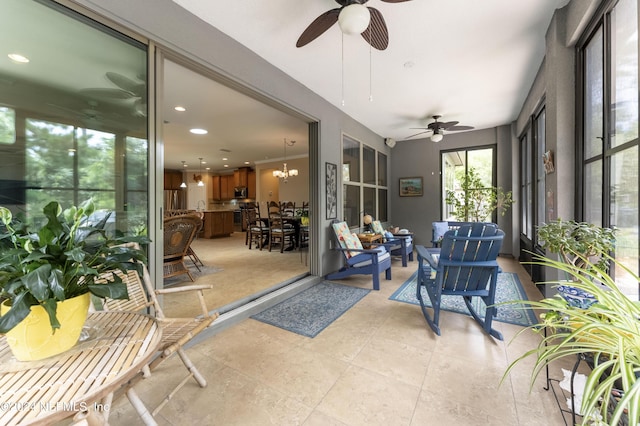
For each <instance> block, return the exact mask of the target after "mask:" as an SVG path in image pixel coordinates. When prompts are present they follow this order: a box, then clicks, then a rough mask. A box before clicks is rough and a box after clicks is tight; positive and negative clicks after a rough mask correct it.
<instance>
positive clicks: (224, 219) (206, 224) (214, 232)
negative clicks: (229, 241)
mask: <svg viewBox="0 0 640 426" xmlns="http://www.w3.org/2000/svg"><path fill="white" fill-rule="evenodd" d="M230 207H232V206H230ZM233 210H234V209H230V210H204V211H203V213H204V219H203V225H202V236H203V237H204V238H217V237H230V236H231V234H232V233H233Z"/></svg>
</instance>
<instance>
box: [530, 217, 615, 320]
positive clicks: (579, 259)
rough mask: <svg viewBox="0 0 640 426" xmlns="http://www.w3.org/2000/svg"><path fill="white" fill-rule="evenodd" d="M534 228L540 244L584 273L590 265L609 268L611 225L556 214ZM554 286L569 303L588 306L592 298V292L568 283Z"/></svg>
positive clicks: (612, 234) (612, 239)
mask: <svg viewBox="0 0 640 426" xmlns="http://www.w3.org/2000/svg"><path fill="white" fill-rule="evenodd" d="M537 232H538V241H539V243H540V245H541V247H542V248H544V249H545V250H547V251H549V252H551V253H555V254H557V255H558V256H559V258H560V261H562V262H564V263H566V264H568V265H573V266H575V267H576V268H577V269H578V270H579V271H583V272H584V273H586V272H588V271H589V269H591V268H592V267H594V266H595V267H597V268H598V269H600V270H602V271H605V272H606V271H608V270H609V257H608V256H607V255H608V254H609V253H612V252H613V250H614V249H615V243H616V235H615V234H616V230H615V229H611V228H605V227H601V226H597V225H594V224H592V223H587V222H576V221H574V220H563V219H561V218H559V219H557V220H555V221H552V222H548V223H544V224H542V225H540V226H538V228H537ZM568 278H571V277H568ZM568 281H573V279H569V280H568ZM557 290H558V292H559V293H560V294H561V295H562V297H564V298H565V299H567V301H568V302H570V303H574V304H579V305H582V306H583V307H589V304H591V303H594V302H595V297H594V296H593V295H591V294H589V293H585V292H584V291H582V290H580V289H579V288H576V287H575V286H573V285H571V283H565V284H564V285H560V286H558V287H557Z"/></svg>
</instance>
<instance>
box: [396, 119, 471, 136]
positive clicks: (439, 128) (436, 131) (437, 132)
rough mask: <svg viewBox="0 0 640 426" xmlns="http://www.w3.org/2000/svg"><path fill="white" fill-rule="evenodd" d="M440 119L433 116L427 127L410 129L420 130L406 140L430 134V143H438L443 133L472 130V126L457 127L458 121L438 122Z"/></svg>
mask: <svg viewBox="0 0 640 426" xmlns="http://www.w3.org/2000/svg"><path fill="white" fill-rule="evenodd" d="M440 118H442V116H441V115H434V116H433V120H434V121H433V122H432V123H429V124H428V125H427V127H412V129H413V130H422V132H418V133H416V134H414V135H411V136H407V139H410V138H413V137H415V136H418V135H422V134H423V133H428V132H432V134H431V142H440V141H441V140H442V138H443V137H444V131H445V130H446V131H450V132H455V131H460V130H473V126H458V123H459V121H438V119H440Z"/></svg>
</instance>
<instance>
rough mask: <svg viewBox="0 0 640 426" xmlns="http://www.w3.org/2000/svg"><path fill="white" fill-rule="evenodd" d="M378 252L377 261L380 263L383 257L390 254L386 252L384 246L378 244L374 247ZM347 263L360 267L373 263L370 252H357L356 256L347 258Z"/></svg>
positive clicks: (386, 257)
mask: <svg viewBox="0 0 640 426" xmlns="http://www.w3.org/2000/svg"><path fill="white" fill-rule="evenodd" d="M372 250H376V251H377V252H378V253H377V255H378V263H382V262H383V261H384V260H385V259H388V258H389V257H391V254H390V253H389V252H387V250H386V249H385V248H384V246H378V247H376V248H375V249H372ZM347 263H348V264H349V265H350V266H353V267H356V268H360V267H362V266H367V265H370V264H371V263H373V259H372V256H371V254H370V253H359V254H358V255H357V256H353V257H351V258H350V259H348V260H347Z"/></svg>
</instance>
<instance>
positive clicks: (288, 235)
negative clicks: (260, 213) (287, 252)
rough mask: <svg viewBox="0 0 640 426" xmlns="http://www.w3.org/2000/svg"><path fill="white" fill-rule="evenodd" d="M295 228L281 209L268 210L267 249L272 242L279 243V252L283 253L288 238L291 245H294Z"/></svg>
mask: <svg viewBox="0 0 640 426" xmlns="http://www.w3.org/2000/svg"><path fill="white" fill-rule="evenodd" d="M296 238H297V235H296V228H295V227H294V226H293V225H292V224H291V223H289V222H287V220H286V218H285V217H284V215H283V211H282V210H281V209H278V210H273V211H271V210H270V211H269V251H271V246H272V245H273V244H280V253H284V245H285V243H286V241H287V239H288V240H289V244H290V245H291V246H292V247H295V245H296Z"/></svg>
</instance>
